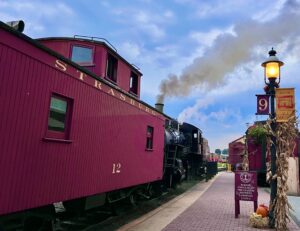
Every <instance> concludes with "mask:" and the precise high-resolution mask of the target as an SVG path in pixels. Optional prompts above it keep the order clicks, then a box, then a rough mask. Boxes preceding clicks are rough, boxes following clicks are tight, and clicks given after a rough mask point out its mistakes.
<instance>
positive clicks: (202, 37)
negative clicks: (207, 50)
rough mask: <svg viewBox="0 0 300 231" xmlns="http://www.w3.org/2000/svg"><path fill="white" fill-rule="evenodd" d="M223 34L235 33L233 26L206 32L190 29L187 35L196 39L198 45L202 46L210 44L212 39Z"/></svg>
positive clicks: (212, 41)
mask: <svg viewBox="0 0 300 231" xmlns="http://www.w3.org/2000/svg"><path fill="white" fill-rule="evenodd" d="M223 34H232V35H235V32H234V30H233V26H230V27H229V28H225V29H211V30H210V31H208V32H202V31H201V32H200V31H192V32H190V34H189V37H190V38H191V39H193V40H195V41H197V42H198V43H199V44H200V45H203V46H208V47H210V46H212V45H213V43H214V41H215V40H216V39H217V38H218V37H219V36H220V35H223Z"/></svg>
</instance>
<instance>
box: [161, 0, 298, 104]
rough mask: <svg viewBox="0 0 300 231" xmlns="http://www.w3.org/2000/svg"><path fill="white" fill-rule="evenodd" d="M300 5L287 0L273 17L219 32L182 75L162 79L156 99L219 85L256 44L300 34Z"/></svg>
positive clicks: (269, 44)
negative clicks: (206, 49) (209, 45)
mask: <svg viewBox="0 0 300 231" xmlns="http://www.w3.org/2000/svg"><path fill="white" fill-rule="evenodd" d="M299 5H300V4H299V3H298V2H297V1H296V0H288V1H287V2H286V3H285V4H284V6H283V7H282V9H281V11H280V14H279V15H278V16H277V17H276V18H274V19H273V20H271V21H267V22H258V21H254V20H249V21H246V22H243V23H240V24H237V25H236V26H235V28H234V31H235V35H231V34H224V35H221V36H219V37H218V38H217V39H216V40H215V43H214V45H213V46H212V47H211V48H210V49H209V50H208V51H207V52H206V53H205V54H204V55H203V56H202V57H199V58H196V59H194V61H193V63H192V64H191V65H189V66H187V67H186V68H185V69H184V70H183V72H182V74H181V75H175V74H170V75H169V76H168V78H167V79H165V80H163V81H162V82H161V84H160V94H159V95H158V97H157V102H159V103H163V101H164V98H165V97H172V96H177V97H178V96H187V95H188V94H189V93H190V92H191V91H192V90H193V87H195V86H198V87H201V86H202V87H205V89H207V90H209V89H212V88H214V87H217V86H218V85H220V84H222V82H223V80H224V76H226V74H228V73H231V72H232V71H234V69H235V68H236V67H238V66H239V65H240V64H242V63H244V62H247V61H249V58H250V57H251V52H252V50H253V49H254V48H255V47H256V46H260V45H264V46H268V47H269V48H271V47H270V46H274V45H275V46H276V45H277V44H278V43H281V42H283V41H285V39H288V38H293V37H295V38H296V37H298V36H299V35H300V26H299V21H300V6H299ZM275 48H276V47H275Z"/></svg>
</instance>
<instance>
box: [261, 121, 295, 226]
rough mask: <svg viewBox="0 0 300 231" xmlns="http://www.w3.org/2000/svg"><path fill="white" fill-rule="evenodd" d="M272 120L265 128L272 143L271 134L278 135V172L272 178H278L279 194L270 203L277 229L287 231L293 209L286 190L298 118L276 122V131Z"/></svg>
mask: <svg viewBox="0 0 300 231" xmlns="http://www.w3.org/2000/svg"><path fill="white" fill-rule="evenodd" d="M271 122H272V120H268V121H267V124H266V125H265V128H266V130H267V133H268V134H269V136H268V137H267V139H268V141H267V142H268V143H269V144H270V143H271V142H272V141H271V136H270V135H274V136H275V137H276V174H275V175H274V176H272V174H271V172H270V171H269V172H268V174H269V175H270V174H271V177H272V179H277V194H276V197H275V199H274V201H273V204H270V208H272V206H274V217H275V228H276V230H277V231H286V230H288V228H287V222H288V221H290V219H289V217H288V213H289V209H292V207H291V205H290V204H289V202H288V198H287V195H286V192H287V191H288V185H287V179H288V170H289V157H290V156H293V153H294V149H295V147H296V143H295V139H296V137H297V136H298V129H297V127H298V126H297V125H298V123H297V118H296V117H295V116H293V117H291V118H290V119H289V120H288V122H282V123H277V124H276V131H275V132H273V131H272V129H271Z"/></svg>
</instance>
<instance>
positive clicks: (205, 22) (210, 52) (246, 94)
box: [0, 0, 300, 151]
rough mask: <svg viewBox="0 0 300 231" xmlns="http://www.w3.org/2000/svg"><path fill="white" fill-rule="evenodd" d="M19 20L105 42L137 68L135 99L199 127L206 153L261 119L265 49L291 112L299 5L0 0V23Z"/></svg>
mask: <svg viewBox="0 0 300 231" xmlns="http://www.w3.org/2000/svg"><path fill="white" fill-rule="evenodd" d="M18 19H22V20H24V21H25V31H24V33H25V34H27V35H28V36H30V37H32V38H40V37H50V36H51V37H56V36H73V35H75V34H76V35H86V36H96V37H103V38H106V39H108V40H109V41H110V42H111V43H112V44H113V45H114V46H115V47H116V48H117V50H118V53H119V54H120V55H121V56H123V57H124V58H126V59H127V60H128V61H129V62H130V63H134V64H135V65H137V66H138V67H139V68H140V69H141V72H142V73H143V78H142V89H141V91H142V94H141V98H142V100H143V101H145V102H147V103H149V104H151V105H154V104H155V102H156V101H157V100H158V99H159V100H163V101H164V103H165V113H166V114H168V115H170V116H172V117H173V118H178V119H179V120H180V121H185V122H189V123H192V124H195V125H197V126H198V127H200V128H201V130H202V131H203V134H204V136H205V137H206V138H207V139H208V142H209V145H210V148H211V151H214V150H215V149H216V148H220V149H224V148H227V147H228V143H229V142H230V141H232V140H234V139H237V138H239V137H240V136H242V135H243V134H244V133H245V130H246V127H247V124H248V123H250V124H251V123H253V122H254V121H255V120H263V119H265V118H266V117H264V116H256V115H255V112H256V96H255V95H256V94H263V87H264V74H263V68H262V67H261V63H262V62H263V61H265V59H266V58H267V57H268V51H269V50H270V49H271V48H272V47H274V49H275V50H276V51H277V56H278V58H279V59H280V60H282V61H283V62H284V63H285V65H284V66H283V67H282V72H281V83H280V86H281V87H295V88H296V109H297V111H299V106H298V105H297V102H299V97H300V95H299V93H300V92H298V89H299V85H300V81H299V77H300V76H299V70H300V65H299V61H300V26H299V25H300V24H299V21H300V1H297V0H274V1H269V0H260V1H253V0H243V1H238V0H226V1H224V0H210V1H204V0H163V1H159V0H130V1H129V0H90V1H86V0H66V1H64V0H60V1H56V0H52V1H45V0H43V1H42V0H30V1H28V0H14V1H8V0H0V20H1V21H4V22H6V21H11V20H18Z"/></svg>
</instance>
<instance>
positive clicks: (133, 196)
mask: <svg viewBox="0 0 300 231" xmlns="http://www.w3.org/2000/svg"><path fill="white" fill-rule="evenodd" d="M129 202H130V204H131V205H132V206H134V207H136V206H138V202H139V196H138V194H137V193H136V192H132V193H131V194H130V196H129Z"/></svg>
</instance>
